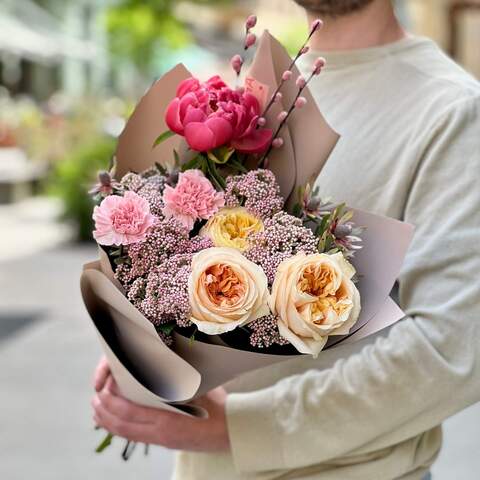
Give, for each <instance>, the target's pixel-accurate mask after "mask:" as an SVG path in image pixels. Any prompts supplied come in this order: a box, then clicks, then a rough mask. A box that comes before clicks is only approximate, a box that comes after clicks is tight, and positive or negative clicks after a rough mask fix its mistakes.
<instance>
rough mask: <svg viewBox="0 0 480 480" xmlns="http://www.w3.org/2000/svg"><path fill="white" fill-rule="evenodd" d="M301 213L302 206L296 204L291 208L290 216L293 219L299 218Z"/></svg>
mask: <svg viewBox="0 0 480 480" xmlns="http://www.w3.org/2000/svg"><path fill="white" fill-rule="evenodd" d="M301 213H302V206H301V205H300V204H299V203H296V204H295V205H294V206H293V208H292V214H293V216H294V217H300V216H301Z"/></svg>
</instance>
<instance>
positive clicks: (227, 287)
mask: <svg viewBox="0 0 480 480" xmlns="http://www.w3.org/2000/svg"><path fill="white" fill-rule="evenodd" d="M188 294H189V299H190V306H191V310H192V316H191V321H192V322H193V323H194V324H195V325H196V326H197V327H198V329H199V330H200V331H201V332H203V333H206V334H209V335H216V334H220V333H225V332H229V331H231V330H233V329H235V328H237V327H240V326H242V325H245V324H247V323H249V322H252V321H253V320H256V319H257V318H260V317H263V316H265V315H268V314H269V313H270V309H269V308H268V286H267V277H266V276H265V273H264V272H263V270H262V269H261V268H260V267H259V266H258V265H256V264H254V263H253V262H251V261H250V260H247V259H246V258H245V257H244V256H243V255H242V254H241V253H240V252H239V251H238V250H236V249H234V248H228V247H212V248H207V249H205V250H202V251H201V252H199V253H197V254H195V255H194V257H193V260H192V272H191V274H190V277H189V279H188Z"/></svg>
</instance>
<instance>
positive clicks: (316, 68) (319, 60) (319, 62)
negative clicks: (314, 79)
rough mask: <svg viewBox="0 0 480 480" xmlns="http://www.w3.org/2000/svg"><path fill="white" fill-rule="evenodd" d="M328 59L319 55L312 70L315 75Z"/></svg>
mask: <svg viewBox="0 0 480 480" xmlns="http://www.w3.org/2000/svg"><path fill="white" fill-rule="evenodd" d="M325 64H326V60H325V59H324V58H323V57H318V58H317V59H315V61H314V62H313V66H312V71H313V74H314V75H319V74H320V72H321V71H322V68H323V67H324V66H325Z"/></svg>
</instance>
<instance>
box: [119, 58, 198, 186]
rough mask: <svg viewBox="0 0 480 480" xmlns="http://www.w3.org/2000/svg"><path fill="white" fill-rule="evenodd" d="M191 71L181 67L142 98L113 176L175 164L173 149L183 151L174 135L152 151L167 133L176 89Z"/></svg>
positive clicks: (124, 135) (121, 140)
mask: <svg viewBox="0 0 480 480" xmlns="http://www.w3.org/2000/svg"><path fill="white" fill-rule="evenodd" d="M188 77H191V74H190V72H189V71H188V70H187V69H186V68H185V67H184V66H183V65H181V64H179V65H177V66H176V67H174V68H173V69H172V70H170V71H169V72H167V73H166V74H165V75H164V76H163V77H162V78H160V79H159V80H157V81H156V82H154V83H153V85H152V86H151V87H150V88H149V89H148V91H147V92H146V93H145V95H144V96H143V97H142V98H141V100H140V101H139V102H138V105H137V106H136V108H135V110H134V112H133V113H132V115H131V117H130V118H129V120H128V122H127V124H126V125H125V128H124V130H123V132H122V133H121V135H120V137H119V139H118V146H117V151H116V153H115V164H114V170H113V172H112V173H113V175H114V177H115V178H117V179H120V178H122V177H123V175H125V174H126V173H128V172H142V171H143V170H147V169H148V168H150V167H152V166H154V165H155V163H160V164H161V165H163V166H165V167H168V166H170V165H172V161H173V149H177V150H179V149H182V143H183V142H182V138H181V137H179V136H174V137H172V138H170V139H168V140H166V141H165V142H163V143H161V144H160V145H158V146H157V147H155V148H153V147H152V146H153V143H154V142H155V140H156V138H157V137H158V136H159V135H160V134H162V133H163V132H165V131H166V130H168V127H167V125H166V123H165V119H164V113H165V110H166V108H167V106H168V104H169V103H170V102H171V101H172V100H173V99H174V98H175V96H176V91H177V86H178V84H179V83H180V82H181V81H182V80H185V79H186V78H188Z"/></svg>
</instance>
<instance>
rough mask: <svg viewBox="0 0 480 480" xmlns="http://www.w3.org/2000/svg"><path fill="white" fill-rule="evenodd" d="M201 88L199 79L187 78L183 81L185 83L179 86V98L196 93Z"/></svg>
mask: <svg viewBox="0 0 480 480" xmlns="http://www.w3.org/2000/svg"><path fill="white" fill-rule="evenodd" d="M199 88H200V81H199V80H198V79H197V78H194V77H190V78H187V79H186V80H183V82H180V84H179V85H178V87H177V97H179V98H182V97H183V96H184V95H186V94H187V93H189V92H194V91H195V90H198V89H199Z"/></svg>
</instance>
